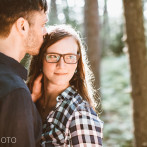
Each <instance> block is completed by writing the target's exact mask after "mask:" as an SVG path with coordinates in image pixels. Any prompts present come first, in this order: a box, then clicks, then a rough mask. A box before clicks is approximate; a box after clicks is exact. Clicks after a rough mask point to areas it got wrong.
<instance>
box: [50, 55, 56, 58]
mask: <svg viewBox="0 0 147 147" xmlns="http://www.w3.org/2000/svg"><path fill="white" fill-rule="evenodd" d="M49 58H57V56H56V55H50V56H49Z"/></svg>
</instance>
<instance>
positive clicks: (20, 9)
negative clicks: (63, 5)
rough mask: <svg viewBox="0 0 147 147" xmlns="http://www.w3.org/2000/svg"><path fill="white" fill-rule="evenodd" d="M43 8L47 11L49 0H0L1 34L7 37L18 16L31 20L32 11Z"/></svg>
mask: <svg viewBox="0 0 147 147" xmlns="http://www.w3.org/2000/svg"><path fill="white" fill-rule="evenodd" d="M42 10H43V11H44V12H46V11H47V0H0V36H1V37H7V36H8V35H9V33H10V30H11V27H12V25H13V24H14V23H15V21H16V20H17V19H18V18H20V17H23V18H25V19H26V20H28V22H29V21H30V20H29V14H31V12H33V11H42ZM29 23H30V22H29Z"/></svg>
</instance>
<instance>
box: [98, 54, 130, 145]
mask: <svg viewBox="0 0 147 147" xmlns="http://www.w3.org/2000/svg"><path fill="white" fill-rule="evenodd" d="M129 78H130V77H129V67H128V59H127V57H126V56H124V55H122V56H119V57H105V58H104V59H103V60H102V72H101V84H102V85H101V92H102V108H103V113H102V117H101V119H102V120H103V121H104V140H103V142H104V146H106V147H132V138H133V135H132V134H133V127H132V126H133V125H132V106H131V105H132V104H131V98H130V82H129V81H130V80H129Z"/></svg>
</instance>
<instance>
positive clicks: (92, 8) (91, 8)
mask: <svg viewBox="0 0 147 147" xmlns="http://www.w3.org/2000/svg"><path fill="white" fill-rule="evenodd" d="M84 22H85V23H84V24H85V26H84V27H85V37H86V43H87V46H88V58H89V60H90V64H91V68H92V71H93V73H94V76H95V85H96V88H99V87H100V57H101V51H100V47H99V15H98V1H97V0H92V1H91V0H85V7H84Z"/></svg>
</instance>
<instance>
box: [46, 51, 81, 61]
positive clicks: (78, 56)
mask: <svg viewBox="0 0 147 147" xmlns="http://www.w3.org/2000/svg"><path fill="white" fill-rule="evenodd" d="M48 54H57V55H59V56H60V58H59V60H58V61H57V62H48V61H47V55H48ZM66 55H75V56H76V57H77V61H76V62H75V63H67V62H66V61H65V59H64V56H66ZM44 56H45V60H46V62H47V63H58V62H59V61H60V59H61V57H63V60H64V62H65V63H66V64H76V63H77V62H78V60H79V58H80V53H78V54H72V53H69V54H59V53H53V52H52V53H45V54H44Z"/></svg>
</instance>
